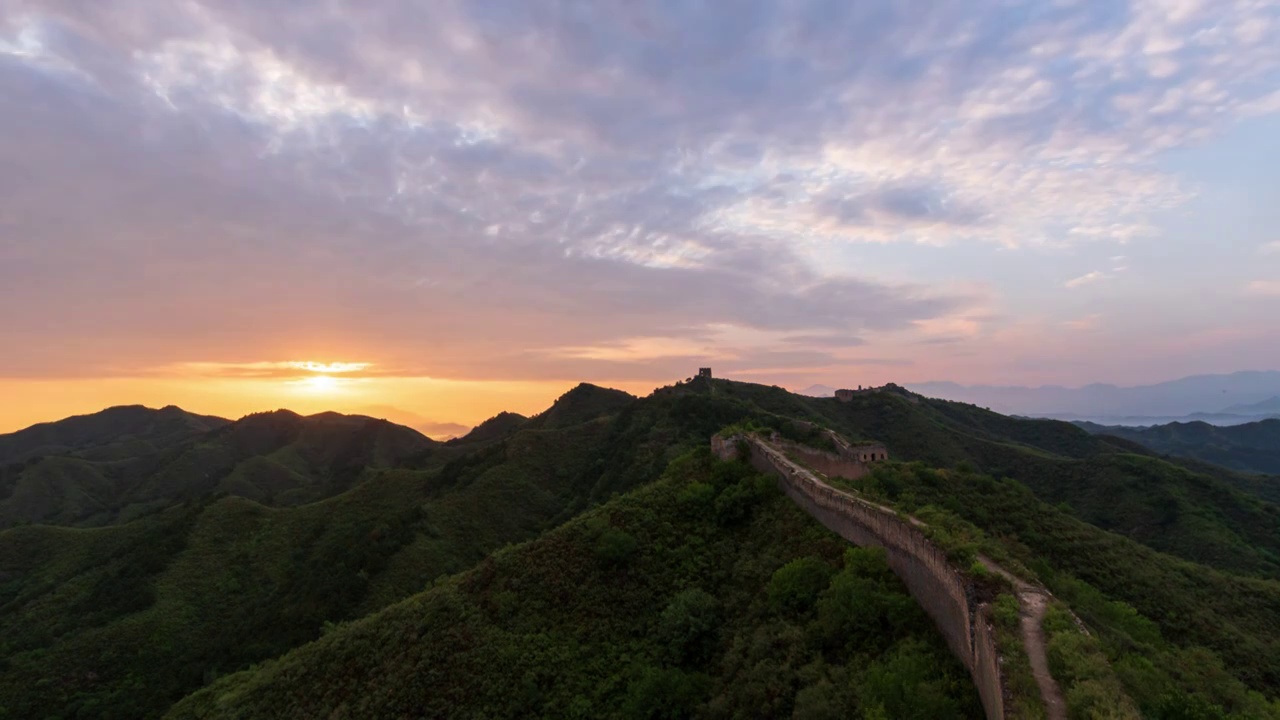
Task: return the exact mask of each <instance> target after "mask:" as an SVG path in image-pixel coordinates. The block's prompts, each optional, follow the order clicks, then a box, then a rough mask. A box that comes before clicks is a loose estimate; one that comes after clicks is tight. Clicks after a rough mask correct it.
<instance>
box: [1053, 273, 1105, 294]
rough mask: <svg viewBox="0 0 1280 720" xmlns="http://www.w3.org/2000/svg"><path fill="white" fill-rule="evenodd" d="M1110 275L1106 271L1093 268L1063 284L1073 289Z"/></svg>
mask: <svg viewBox="0 0 1280 720" xmlns="http://www.w3.org/2000/svg"><path fill="white" fill-rule="evenodd" d="M1110 277H1111V275H1109V274H1107V273H1104V272H1102V271H1100V270H1093V271H1091V272H1087V273H1085V274H1084V275H1081V276H1079V277H1074V278H1071V279H1070V280H1068V281H1066V282H1065V283H1063V284H1062V286H1063V287H1065V288H1067V289H1069V290H1073V289H1075V288H1078V287H1083V286H1085V285H1092V284H1093V283H1096V282H1099V281H1102V280H1106V279H1108V278H1110Z"/></svg>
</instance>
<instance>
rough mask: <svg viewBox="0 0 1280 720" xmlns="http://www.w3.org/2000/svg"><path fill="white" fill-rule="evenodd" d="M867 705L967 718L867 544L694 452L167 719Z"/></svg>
mask: <svg viewBox="0 0 1280 720" xmlns="http://www.w3.org/2000/svg"><path fill="white" fill-rule="evenodd" d="M726 470H727V472H726ZM729 497H736V498H740V501H737V502H733V503H729V502H726V500H727V499H728V498H729ZM730 508H732V509H730ZM850 609H856V612H853V613H850V612H849V610H850ZM862 712H867V713H869V714H871V715H873V716H874V715H875V713H877V712H878V713H880V715H879V716H881V717H930V718H961V717H981V716H982V714H981V707H980V705H979V704H978V700H977V695H976V692H975V691H974V690H973V688H972V687H971V685H970V684H969V681H968V676H967V674H966V673H965V671H964V669H963V668H962V667H961V666H960V665H959V663H958V661H956V660H954V659H953V658H952V657H951V656H950V655H949V653H948V651H947V649H946V646H945V643H944V642H943V641H942V639H941V636H940V635H938V633H937V632H936V630H934V628H933V627H932V625H931V623H930V621H929V619H928V618H927V617H926V616H925V615H924V612H923V611H922V610H920V609H919V608H918V607H917V606H916V605H915V603H914V602H913V601H912V600H911V598H910V597H909V596H908V595H907V594H906V592H905V588H903V587H902V585H901V583H900V582H899V581H898V580H897V578H895V577H894V576H893V575H892V574H891V573H889V572H888V566H887V565H886V564H885V563H884V559H883V554H882V553H876V552H873V551H863V550H851V549H848V546H847V545H846V544H845V543H844V542H843V541H841V540H840V539H839V538H838V537H836V536H835V535H834V534H832V533H830V532H828V531H826V530H825V529H823V528H822V527H821V526H820V525H818V524H817V522H815V521H814V520H812V519H810V518H809V517H808V516H806V515H804V514H803V513H802V512H801V511H799V510H798V509H796V508H795V506H794V505H792V504H791V503H790V502H789V501H788V500H786V499H785V497H784V496H783V495H782V494H781V493H780V492H778V491H777V490H776V489H775V488H774V487H773V483H772V481H771V480H769V479H768V478H764V477H761V476H758V475H756V474H754V473H753V472H751V471H749V470H748V469H747V468H746V466H742V465H737V466H722V467H717V466H716V465H715V463H713V461H711V460H710V458H709V456H708V454H707V453H706V452H705V451H703V452H702V453H701V455H700V456H699V457H698V458H690V459H688V460H686V461H683V462H680V463H677V464H676V465H674V466H673V468H672V470H671V472H670V473H668V475H667V477H666V478H665V479H664V480H662V481H659V482H657V483H654V484H651V485H649V486H647V487H645V488H643V489H641V490H638V491H636V492H634V493H631V494H629V495H627V496H625V497H623V498H621V499H619V500H616V501H614V502H611V503H609V504H607V505H605V506H603V507H602V508H600V509H598V510H596V511H593V512H591V513H589V514H587V515H585V516H583V517H581V518H578V519H576V520H574V521H571V522H569V523H568V524H566V525H564V526H563V527H561V528H559V529H557V530H555V531H553V532H551V533H548V534H546V535H544V536H543V537H541V538H539V539H538V540H535V541H533V542H531V543H528V544H526V545H523V546H520V547H518V548H514V549H511V550H506V551H502V552H499V553H496V554H495V555H493V556H492V557H490V558H488V559H486V560H485V561H484V562H483V563H481V564H480V565H479V566H478V567H476V568H475V569H473V570H471V571H469V572H467V573H464V574H463V575H460V576H457V577H454V578H450V579H448V580H445V581H443V582H441V583H439V584H437V585H436V586H435V587H433V588H432V589H430V590H428V591H426V592H424V593H422V594H421V595H418V596H415V597H414V598H412V599H411V600H408V601H406V602H403V603H400V604H398V605H395V606H392V607H390V608H388V609H386V610H384V611H382V612H380V613H377V614H375V615H373V616H370V617H368V618H366V619H363V620H360V621H357V622H355V623H351V624H348V625H343V626H341V627H338V628H335V629H334V630H333V631H332V632H331V633H329V634H327V635H326V636H325V637H324V638H322V639H320V640H319V641H317V642H315V643H313V644H310V645H307V646H305V647H303V648H300V649H299V650H297V651H295V652H293V653H290V654H289V655H286V656H285V657H284V658H282V659H280V660H278V661H275V662H272V663H268V664H265V665H263V666H262V667H260V668H259V669H257V670H255V671H250V672H246V673H241V674H238V675H233V676H231V677H228V678H225V679H224V680H222V681H219V682H217V683H215V684H213V685H212V686H210V687H209V688H207V689H205V690H203V691H201V692H200V693H197V694H196V695H194V696H193V697H191V698H189V699H187V700H186V701H184V702H182V703H180V704H179V705H177V706H176V707H175V708H174V709H173V710H172V711H171V712H170V713H169V717H174V718H207V717H236V718H314V717H332V716H351V717H401V716H420V717H450V718H523V717H583V718H586V717H592V718H596V717H599V718H609V717H628V718H639V717H652V718H659V717H685V716H687V715H688V714H690V713H693V714H697V715H706V716H711V717H734V716H740V717H788V716H791V715H792V714H793V713H795V714H796V716H798V717H856V716H858V715H859V714H860V713H862Z"/></svg>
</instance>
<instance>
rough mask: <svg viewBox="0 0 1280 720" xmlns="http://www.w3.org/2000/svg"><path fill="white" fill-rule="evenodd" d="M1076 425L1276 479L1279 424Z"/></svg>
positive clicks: (1279, 467) (1279, 463) (1273, 421)
mask: <svg viewBox="0 0 1280 720" xmlns="http://www.w3.org/2000/svg"><path fill="white" fill-rule="evenodd" d="M1076 425H1079V426H1080V427H1082V428H1084V429H1085V430H1088V431H1089V432H1091V433H1094V434H1096V435H1111V436H1114V437H1119V438H1124V439H1125V440H1131V441H1133V442H1136V443H1138V444H1139V445H1142V446H1144V447H1147V448H1149V449H1151V450H1154V451H1156V452H1158V453H1162V454H1165V455H1174V456H1178V457H1185V458H1192V459H1195V460H1200V461H1202V462H1207V463H1213V464H1214V465H1220V466H1222V467H1226V468H1231V469H1233V470H1243V471H1245V472H1256V473H1266V474H1271V475H1280V420H1276V419H1270V420H1262V421H1259V422H1251V423H1244V424H1241V425H1234V426H1231V427H1215V426H1214V425H1211V424H1209V423H1205V422H1186V423H1184V422H1175V423H1168V424H1165V425H1155V426H1152V427H1116V426H1108V425H1098V424H1096V423H1090V422H1077V423H1076Z"/></svg>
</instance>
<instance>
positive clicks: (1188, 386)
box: [803, 370, 1280, 425]
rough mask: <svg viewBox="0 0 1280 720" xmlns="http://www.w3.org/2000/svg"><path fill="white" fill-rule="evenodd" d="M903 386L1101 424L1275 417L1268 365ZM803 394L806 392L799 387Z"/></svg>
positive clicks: (1278, 401)
mask: <svg viewBox="0 0 1280 720" xmlns="http://www.w3.org/2000/svg"><path fill="white" fill-rule="evenodd" d="M907 387H908V388H910V389H911V390H913V391H915V392H918V393H921V394H923V395H928V396H931V397H938V398H944V399H947V400H955V401H958V402H966V403H972V404H974V405H979V406H982V407H986V408H990V409H991V410H995V411H996V412H1001V413H1005V414H1009V415H1024V416H1031V417H1051V418H1057V419H1061V420H1088V421H1094V422H1099V423H1102V424H1107V425H1154V424H1162V423H1167V422H1170V421H1173V420H1199V421H1202V422H1207V423H1210V424H1214V425H1233V424H1240V423H1246V422H1253V421H1256V420H1262V419H1265V418H1268V417H1280V371H1274V370H1269V371H1247V372H1236V373H1230V374H1227V375H1194V376H1191V377H1185V378H1181V379H1179V380H1171V381H1169V382H1163V383H1157V384H1154V385H1140V386H1137V387H1119V386H1116V385H1105V384H1093V385H1085V386H1084V387H1078V388H1068V387H1061V386H1056V385H1045V386H1041V387H1035V388H1031V387H1017V386H993V385H959V384H956V383H951V382H927V383H915V384H908V385H907ZM814 389H825V388H820V387H819V386H814ZM803 394H810V393H809V391H808V390H805V391H803ZM814 394H816V393H814Z"/></svg>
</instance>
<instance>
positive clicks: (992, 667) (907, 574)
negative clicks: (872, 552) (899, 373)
mask: <svg viewBox="0 0 1280 720" xmlns="http://www.w3.org/2000/svg"><path fill="white" fill-rule="evenodd" d="M832 435H834V433H832ZM835 437H836V438H837V440H838V441H839V442H843V440H842V439H840V438H838V436H835ZM711 446H712V451H713V452H714V453H715V454H716V455H717V456H718V457H720V458H722V459H726V460H731V459H737V458H739V456H740V455H741V453H742V451H743V450H744V449H745V450H746V451H747V452H748V453H749V456H748V457H747V458H745V459H747V460H749V461H750V462H751V464H752V465H753V466H755V467H756V469H757V470H760V471H761V472H764V473H766V474H770V475H774V476H775V477H777V478H778V484H779V486H780V487H781V488H782V490H783V492H785V493H786V494H787V496H788V497H790V498H791V499H792V501H794V502H795V503H796V504H797V505H799V506H800V507H801V508H802V509H804V510H805V511H806V512H807V513H809V514H810V515H811V516H813V517H814V518H815V519H817V520H818V521H819V522H821V523H822V524H823V525H825V526H826V527H827V528H828V529H830V530H832V531H834V532H835V533H837V534H839V535H840V536H841V537H843V538H845V539H846V540H848V541H850V542H852V543H853V544H855V545H859V546H876V547H882V548H884V549H885V554H886V559H887V560H888V563H889V567H890V568H891V569H892V570H893V572H894V573H895V574H896V575H897V576H898V577H899V578H901V579H902V581H903V584H905V585H906V586H907V590H908V591H909V592H910V593H911V596H912V597H913V598H914V599H915V600H916V602H918V603H919V604H920V606H921V607H922V608H923V609H924V610H925V612H926V613H927V614H928V615H929V616H930V617H931V618H932V619H933V621H934V623H935V624H936V625H937V626H938V629H939V630H940V631H941V632H942V635H943V637H944V638H945V639H946V641H947V645H948V647H950V649H951V651H952V653H954V654H955V655H956V657H958V658H959V659H960V661H961V663H963V664H964V666H965V669H967V670H968V671H969V675H970V677H972V678H973V682H974V685H975V686H976V687H977V690H978V695H979V697H980V698H981V699H982V706H983V710H984V711H985V713H986V716H987V717H988V718H1000V719H1002V718H1004V717H1005V699H1006V695H1005V689H1006V683H1005V682H1004V678H1003V676H1002V674H1001V661H1000V654H999V650H998V648H997V646H996V641H995V633H994V630H993V628H992V626H991V624H990V612H989V609H988V608H987V606H986V604H985V603H982V602H980V601H979V599H978V597H977V594H976V592H975V589H974V586H973V582H972V581H971V580H970V579H969V578H968V577H967V576H966V575H965V574H964V573H963V572H961V571H960V570H959V569H957V568H956V567H955V566H953V565H952V563H951V561H950V559H949V558H948V557H947V555H946V553H945V552H944V551H943V550H942V549H941V548H940V547H938V546H937V545H936V544H935V543H934V542H933V541H931V540H930V539H929V538H928V537H927V536H926V535H925V534H924V532H922V531H921V529H920V528H919V527H917V525H916V524H915V521H913V519H911V518H906V517H902V516H900V515H899V514H898V513H897V512H896V511H894V510H893V509H891V508H888V507H885V506H883V505H879V504H877V503H873V502H870V501H868V500H866V499H864V498H860V497H857V496H856V495H852V494H850V493H847V492H843V491H840V490H837V489H835V488H834V487H832V486H830V485H828V484H827V483H825V482H823V481H822V480H820V479H819V478H818V477H817V476H816V475H815V474H814V473H813V472H811V471H810V470H808V469H807V468H805V467H802V466H801V465H800V464H798V463H796V462H795V461H793V460H792V459H790V458H789V457H787V456H786V454H785V453H783V452H782V451H781V450H779V449H778V448H775V447H773V446H772V445H771V444H770V443H768V442H766V441H764V440H763V439H761V438H760V437H758V436H756V435H734V436H730V437H719V436H716V437H713V438H712V440H711ZM846 446H847V443H846ZM837 447H839V445H837ZM814 452H815V453H816V452H821V451H817V450H815V451H814ZM840 454H841V455H843V453H840ZM827 455H832V454H831V453H827ZM806 460H807V458H806Z"/></svg>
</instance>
